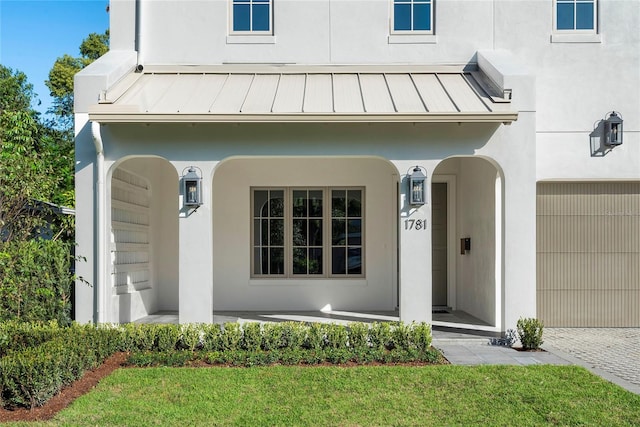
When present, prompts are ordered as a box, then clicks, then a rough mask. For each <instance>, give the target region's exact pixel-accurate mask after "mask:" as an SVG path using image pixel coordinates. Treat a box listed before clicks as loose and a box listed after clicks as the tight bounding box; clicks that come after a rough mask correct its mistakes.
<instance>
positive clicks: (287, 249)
mask: <svg viewBox="0 0 640 427" xmlns="http://www.w3.org/2000/svg"><path fill="white" fill-rule="evenodd" d="M260 190H283V191H284V209H285V212H284V224H285V225H284V239H285V244H284V256H285V271H286V273H285V274H280V275H276V274H273V275H270V274H256V273H255V259H254V247H255V241H254V240H253V239H254V219H255V218H254V216H253V215H254V214H253V212H254V204H253V203H254V192H255V191H260ZM295 190H321V191H322V200H323V212H322V225H323V231H322V248H323V258H324V259H323V263H322V274H306V275H305V274H293V265H292V260H293V244H292V242H291V240H292V235H291V233H292V232H291V230H292V228H293V215H292V213H291V209H290V208H291V206H292V203H293V201H292V198H293V191H295ZM332 190H360V192H361V197H362V199H361V209H362V211H361V216H360V218H361V221H362V224H361V227H362V236H361V241H360V248H361V255H360V257H361V263H362V267H361V271H362V273H360V274H349V273H346V274H332V273H331V263H332V255H331V252H332V251H331V248H332V247H333V245H332V244H331V233H332V230H331V220H332V216H331V191H332ZM250 197H251V203H250V215H249V217H250V238H249V240H250V241H249V244H250V255H249V256H250V259H251V263H250V264H251V265H250V268H251V274H250V279H251V281H252V283H257V282H256V280H261V281H262V280H264V281H265V282H268V283H273V281H274V280H284V281H295V280H331V281H340V280H345V281H352V280H360V281H362V280H364V279H366V274H365V272H366V256H365V247H366V244H365V243H366V242H365V238H366V232H365V230H366V222H365V213H366V200H365V187H362V186H331V187H313V186H304V187H278V186H273V187H251V191H250Z"/></svg>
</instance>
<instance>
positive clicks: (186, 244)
mask: <svg viewBox="0 0 640 427" xmlns="http://www.w3.org/2000/svg"><path fill="white" fill-rule="evenodd" d="M175 166H176V169H177V170H178V172H179V173H180V172H181V171H183V170H185V168H189V167H190V166H195V167H196V168H200V170H201V171H202V197H203V204H202V206H200V207H199V208H198V209H193V208H186V207H185V206H184V203H183V197H184V195H183V194H182V193H183V189H182V181H180V213H179V216H180V219H179V231H180V237H179V257H180V260H179V273H178V274H179V280H178V282H179V291H178V295H179V303H178V307H179V321H180V323H211V322H212V320H213V269H212V265H213V248H212V235H213V234H212V233H213V229H212V224H213V221H212V217H211V213H212V206H211V176H212V171H213V165H212V164H209V163H207V164H205V163H197V162H191V163H187V162H178V163H175ZM185 172H186V171H185ZM198 173H200V171H198ZM181 175H182V174H181Z"/></svg>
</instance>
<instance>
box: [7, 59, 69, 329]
mask: <svg viewBox="0 0 640 427" xmlns="http://www.w3.org/2000/svg"><path fill="white" fill-rule="evenodd" d="M0 95H1V96H0V321H4V320H9V319H19V320H51V319H56V320H58V321H59V322H62V323H67V322H68V321H69V313H70V289H71V283H72V282H73V274H72V273H71V272H70V266H71V260H72V255H71V243H68V242H66V241H64V240H65V239H62V238H61V236H65V237H68V235H67V233H66V232H68V231H70V230H72V221H68V222H66V221H62V222H59V223H55V221H53V218H54V217H53V216H52V215H51V212H50V211H49V212H48V209H49V208H48V207H49V205H48V204H47V203H46V202H51V201H53V200H55V199H56V196H57V195H58V194H60V190H59V188H60V187H61V185H62V180H63V179H64V177H62V176H61V175H60V169H61V167H59V166H58V165H56V163H55V162H54V161H53V160H56V159H55V157H56V156H57V153H56V151H55V149H57V147H61V146H62V145H60V144H59V142H60V140H61V138H60V135H61V133H60V131H59V130H56V129H52V128H50V127H49V126H48V125H47V124H46V123H43V122H42V121H41V119H40V115H39V114H38V113H37V112H36V111H34V110H33V109H32V108H31V103H32V101H33V99H34V95H33V88H32V86H31V85H30V84H29V83H28V81H27V78H26V76H25V75H24V73H22V72H19V71H13V70H11V69H10V68H7V67H4V66H2V65H0ZM71 165H73V162H71ZM56 168H58V170H56ZM70 176H71V177H72V176H73V174H72V173H71V174H70ZM52 222H54V223H55V224H52ZM43 231H47V232H49V231H51V232H52V234H53V239H52V240H49V241H45V240H42V239H40V238H38V237H39V236H41V235H42V232H43Z"/></svg>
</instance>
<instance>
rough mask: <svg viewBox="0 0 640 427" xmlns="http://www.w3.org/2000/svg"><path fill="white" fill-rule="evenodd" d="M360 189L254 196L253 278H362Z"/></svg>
mask: <svg viewBox="0 0 640 427" xmlns="http://www.w3.org/2000/svg"><path fill="white" fill-rule="evenodd" d="M363 193H364V192H363V190H362V189H361V188H350V187H347V188H288V189H283V188H275V189H271V188H269V189H254V190H253V193H252V198H253V199H252V204H253V206H252V210H253V216H252V227H253V230H252V247H253V253H252V257H253V260H252V264H253V270H252V271H253V276H254V277H351V276H353V277H362V276H363V275H364V268H363V240H364V216H363V215H364V207H363V196H364V194H363Z"/></svg>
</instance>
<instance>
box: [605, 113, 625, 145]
mask: <svg viewBox="0 0 640 427" xmlns="http://www.w3.org/2000/svg"><path fill="white" fill-rule="evenodd" d="M604 143H605V145H621V144H622V117H621V116H620V113H616V112H615V111H612V112H611V113H610V114H609V117H607V118H606V119H605V120H604Z"/></svg>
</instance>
